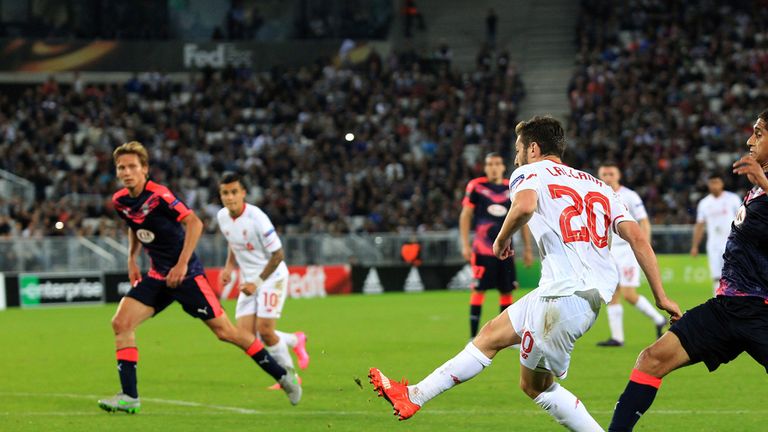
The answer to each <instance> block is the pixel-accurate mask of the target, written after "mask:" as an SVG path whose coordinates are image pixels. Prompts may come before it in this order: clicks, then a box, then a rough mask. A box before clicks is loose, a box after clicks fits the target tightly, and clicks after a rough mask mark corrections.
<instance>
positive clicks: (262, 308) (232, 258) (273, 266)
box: [216, 173, 309, 389]
mask: <svg viewBox="0 0 768 432" xmlns="http://www.w3.org/2000/svg"><path fill="white" fill-rule="evenodd" d="M245 194H246V190H245V186H244V184H243V181H242V180H241V179H240V176H239V175H237V174H236V173H229V174H225V175H224V176H223V177H222V178H221V181H220V182H219V197H220V198H221V203H222V204H224V208H222V209H221V210H219V213H218V214H217V215H216V217H217V219H218V221H219V229H221V232H222V233H223V234H224V237H225V238H226V239H227V246H228V247H227V250H228V252H227V263H226V264H225V265H224V270H223V271H222V272H221V283H222V285H226V284H228V283H229V282H230V280H231V274H232V272H233V271H234V269H235V267H236V266H237V267H240V296H239V297H238V298H237V309H236V311H235V319H236V320H237V326H238V327H239V328H242V329H244V330H247V331H249V332H251V333H253V334H254V335H256V336H257V337H259V338H260V339H261V340H262V341H263V342H264V344H265V345H266V348H267V351H269V353H270V354H272V357H274V358H275V359H276V360H277V362H278V363H280V365H281V366H282V367H284V368H285V369H286V370H291V371H292V370H293V369H294V368H293V360H292V359H291V355H290V354H289V353H288V348H289V347H290V348H293V351H294V352H295V353H296V357H297V358H298V360H299V367H300V368H302V369H305V368H306V367H307V365H308V364H309V354H307V350H306V340H307V337H306V335H305V334H304V332H296V333H284V332H281V331H279V330H277V329H276V327H277V320H278V319H279V318H280V315H281V314H282V312H283V306H284V305H285V299H286V298H287V297H288V276H289V275H288V266H287V265H285V261H284V258H285V254H284V253H283V244H282V242H280V237H278V235H277V231H276V230H275V227H274V226H273V225H272V221H270V220H269V217H268V216H267V215H266V214H265V213H264V212H263V211H262V210H261V209H260V208H258V207H256V206H255V205H252V204H248V203H246V202H245ZM270 388H273V389H277V388H279V384H275V385H274V386H272V387H270Z"/></svg>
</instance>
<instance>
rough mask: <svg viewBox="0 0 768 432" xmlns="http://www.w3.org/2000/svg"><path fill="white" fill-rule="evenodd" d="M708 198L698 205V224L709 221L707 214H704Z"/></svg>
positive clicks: (701, 200) (700, 201)
mask: <svg viewBox="0 0 768 432" xmlns="http://www.w3.org/2000/svg"><path fill="white" fill-rule="evenodd" d="M706 199H707V198H706V197H704V198H702V199H700V200H699V203H698V204H697V205H696V223H702V222H706V221H707V213H706V212H704V205H705V201H704V200H706Z"/></svg>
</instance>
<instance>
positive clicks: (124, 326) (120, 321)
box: [112, 316, 133, 335]
mask: <svg viewBox="0 0 768 432" xmlns="http://www.w3.org/2000/svg"><path fill="white" fill-rule="evenodd" d="M112 330H113V331H114V332H115V334H116V335H119V334H123V333H128V332H130V331H132V330H133V325H132V324H131V320H130V319H126V318H123V317H119V316H115V317H113V318H112Z"/></svg>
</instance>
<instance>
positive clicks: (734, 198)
mask: <svg viewBox="0 0 768 432" xmlns="http://www.w3.org/2000/svg"><path fill="white" fill-rule="evenodd" d="M707 189H709V195H707V196H705V197H704V198H702V199H701V201H699V205H698V206H696V225H695V226H694V228H693V244H692V245H691V256H692V257H696V256H698V255H699V245H700V244H701V238H702V237H704V226H705V225H706V227H707V259H708V261H709V274H710V275H711V276H712V285H713V289H712V291H713V293H714V292H715V291H716V290H717V287H718V286H719V285H720V272H721V271H722V269H723V253H725V243H726V242H727V241H728V234H729V233H730V232H731V222H733V219H734V218H735V217H736V212H737V211H738V210H739V207H741V198H739V196H738V195H736V194H735V193H733V192H728V191H727V190H725V185H724V184H723V178H722V177H720V175H719V174H712V175H710V176H709V179H708V180H707Z"/></svg>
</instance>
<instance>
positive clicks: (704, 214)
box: [696, 191, 741, 249]
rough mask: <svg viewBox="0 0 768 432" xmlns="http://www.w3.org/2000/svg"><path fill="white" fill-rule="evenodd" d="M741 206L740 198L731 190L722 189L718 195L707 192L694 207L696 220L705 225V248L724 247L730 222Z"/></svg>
mask: <svg viewBox="0 0 768 432" xmlns="http://www.w3.org/2000/svg"><path fill="white" fill-rule="evenodd" d="M739 207H741V199H740V198H739V196H738V195H736V194H735V193H733V192H728V191H723V193H722V194H720V196H719V197H717V198H716V197H715V196H714V195H712V194H709V195H707V196H705V197H704V198H702V200H701V201H699V205H698V206H697V207H696V222H697V223H698V222H704V223H706V225H707V249H712V248H719V249H724V247H725V242H726V241H727V240H728V234H730V232H731V222H733V219H734V218H735V217H736V212H737V211H738V210H739Z"/></svg>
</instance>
